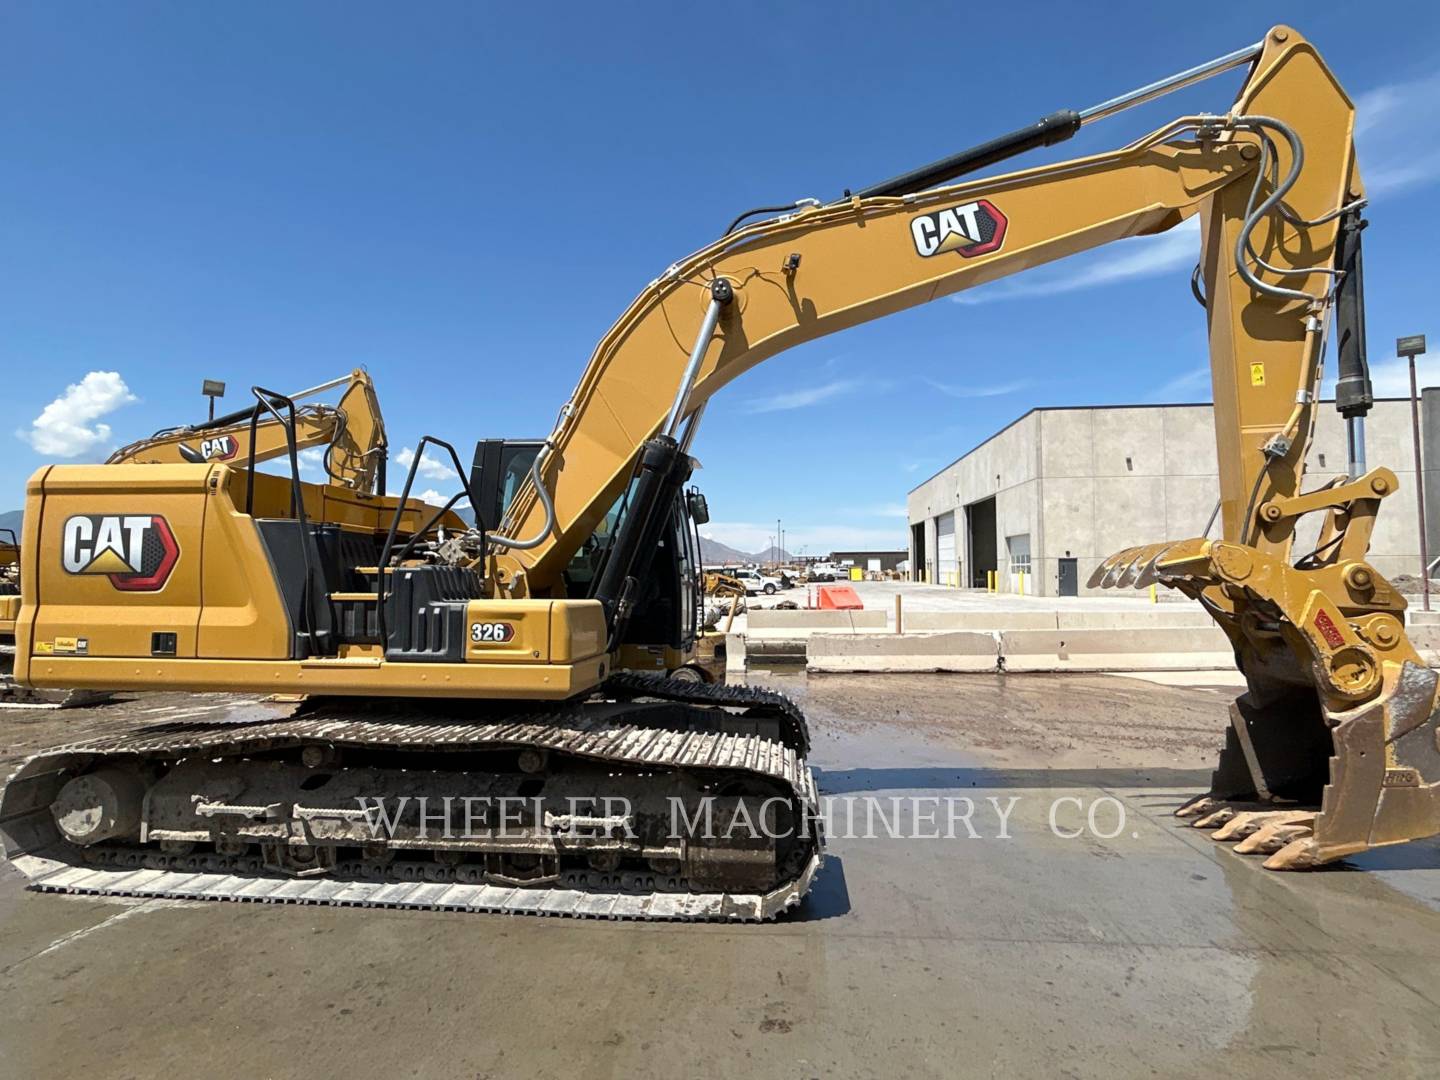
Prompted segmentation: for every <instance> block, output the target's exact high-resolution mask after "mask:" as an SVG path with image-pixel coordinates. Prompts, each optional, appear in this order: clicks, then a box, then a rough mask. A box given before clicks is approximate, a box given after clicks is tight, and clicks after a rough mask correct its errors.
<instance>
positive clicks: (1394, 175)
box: [1355, 75, 1440, 198]
mask: <svg viewBox="0 0 1440 1080" xmlns="http://www.w3.org/2000/svg"><path fill="white" fill-rule="evenodd" d="M1437 106H1440V75H1426V76H1422V77H1421V78H1418V79H1411V80H1409V81H1406V82H1396V83H1386V84H1385V85H1383V86H1377V87H1375V88H1374V89H1372V90H1367V91H1366V92H1365V93H1363V94H1360V95H1359V96H1358V97H1356V99H1355V142H1356V144H1357V146H1358V149H1359V158H1360V176H1361V179H1363V180H1364V181H1365V191H1366V194H1367V195H1369V196H1370V197H1371V198H1374V197H1376V196H1378V195H1390V194H1393V193H1395V192H1397V191H1402V190H1405V189H1407V188H1412V187H1419V186H1421V185H1424V184H1432V183H1434V182H1435V179H1436V176H1437V175H1440V136H1437V134H1436V132H1435V125H1434V122H1433V117H1434V114H1435V109H1436V107H1437Z"/></svg>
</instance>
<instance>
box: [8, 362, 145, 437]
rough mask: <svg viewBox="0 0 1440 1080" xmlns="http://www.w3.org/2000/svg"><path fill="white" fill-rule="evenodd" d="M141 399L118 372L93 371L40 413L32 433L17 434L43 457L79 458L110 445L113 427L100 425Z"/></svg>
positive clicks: (18, 432)
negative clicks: (122, 407) (102, 419)
mask: <svg viewBox="0 0 1440 1080" xmlns="http://www.w3.org/2000/svg"><path fill="white" fill-rule="evenodd" d="M137 400H139V399H138V398H136V397H135V395H134V394H132V393H130V388H129V387H128V386H126V385H125V380H124V379H122V378H121V377H120V373H119V372H118V371H92V372H90V373H89V374H87V375H86V376H85V377H84V378H83V379H81V380H80V381H79V382H78V383H71V384H70V385H69V386H67V387H66V388H65V392H64V393H63V394H61V395H60V396H59V397H57V398H56V399H55V400H54V401H52V402H50V404H49V405H46V406H45V408H43V409H41V410H40V415H39V416H37V417H36V418H35V419H34V420H32V421H31V422H30V429H29V430H28V431H25V430H21V431H17V432H16V433H15V434H16V435H17V436H19V437H20V438H21V439H24V440H25V441H26V442H28V443H29V444H30V445H31V446H33V447H34V448H35V449H36V450H38V451H39V452H40V453H42V454H46V455H48V456H51V457H66V458H70V457H79V456H80V455H81V454H85V453H89V452H90V451H92V450H94V449H96V448H98V447H101V446H104V445H105V444H107V443H108V442H109V441H110V425H109V424H102V423H99V422H98V421H99V420H100V418H101V417H102V416H105V415H107V414H109V413H111V412H114V411H115V410H116V409H118V408H120V406H122V405H128V404H130V403H131V402H132V401H137Z"/></svg>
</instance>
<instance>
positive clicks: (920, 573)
mask: <svg viewBox="0 0 1440 1080" xmlns="http://www.w3.org/2000/svg"><path fill="white" fill-rule="evenodd" d="M929 573H930V567H929V566H928V565H926V562H925V523H924V522H923V521H922V522H920V524H918V525H911V526H910V580H911V581H925V580H926V578H927V575H928V574H929Z"/></svg>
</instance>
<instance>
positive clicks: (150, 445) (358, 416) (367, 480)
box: [105, 368, 388, 493]
mask: <svg viewBox="0 0 1440 1080" xmlns="http://www.w3.org/2000/svg"><path fill="white" fill-rule="evenodd" d="M339 387H344V390H343V391H342V392H341V394H340V397H339V400H338V401H337V402H336V403H335V404H334V405H327V404H324V403H321V402H315V401H311V400H310V399H311V398H314V397H317V396H318V395H320V394H323V393H326V392H327V391H331V390H335V389H337V388H339ZM254 393H255V396H256V398H257V400H258V402H259V403H257V404H255V405H252V406H250V407H249V408H246V409H240V410H237V411H236V412H233V413H230V414H228V415H226V416H218V417H215V418H213V419H211V420H208V421H206V422H205V423H202V424H191V425H187V426H184V427H174V428H166V429H164V430H163V431H157V432H156V433H155V434H154V435H151V436H150V437H149V438H148V439H140V440H138V441H136V442H133V443H130V444H129V445H128V446H122V447H121V448H120V449H119V450H116V451H115V452H114V453H113V454H111V455H110V457H109V458H108V459H106V462H105V464H107V465H128V464H142V465H167V464H178V463H182V462H188V463H191V464H197V465H198V464H204V463H205V462H209V461H214V462H227V463H230V464H234V465H239V464H240V463H242V462H243V463H244V464H245V465H246V467H247V468H248V467H253V466H254V465H257V464H259V463H261V462H265V461H271V460H273V459H275V458H278V457H281V456H283V455H285V454H287V453H289V451H290V448H291V445H290V444H291V442H292V441H293V442H294V449H295V451H296V453H301V452H303V451H305V450H309V449H311V448H313V447H321V446H323V447H324V448H325V453H324V457H323V458H322V462H323V465H324V469H325V475H326V478H327V482H328V483H330V484H335V485H338V486H340V487H345V488H351V489H354V490H356V491H364V492H366V493H373V492H374V491H375V489H376V486H377V484H378V485H379V486H380V487H382V488H383V486H384V478H383V477H382V476H381V475H380V473H381V471H382V470H383V468H384V466H385V461H386V451H387V448H388V447H387V443H386V441H385V422H384V419H383V418H382V417H381V414H380V402H379V400H378V399H377V398H376V396H375V384H374V382H373V381H372V380H371V378H370V375H369V373H368V372H366V371H365V370H364V369H363V368H356V369H355V370H354V371H352V372H351V373H350V374H349V375H346V376H342V377H341V378H338V379H331V380H329V381H328V382H323V383H321V384H320V385H319V386H312V387H310V388H309V389H308V390H302V391H300V392H299V393H298V394H289V395H286V394H276V393H274V392H273V391H268V390H260V389H258V388H257V390H256V391H255V392H254ZM300 402H305V403H306V404H303V405H302V404H300ZM267 403H268V405H267ZM271 406H274V407H271ZM290 406H293V408H294V417H293V420H292V421H290V426H289V427H287V416H286V414H285V413H284V412H283V411H282V410H283V409H284V408H286V407H290ZM291 427H293V429H294V430H293V432H292V431H291V430H290V428H291ZM292 434H293V440H292Z"/></svg>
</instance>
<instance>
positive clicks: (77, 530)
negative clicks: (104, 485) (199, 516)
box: [60, 514, 180, 592]
mask: <svg viewBox="0 0 1440 1080" xmlns="http://www.w3.org/2000/svg"><path fill="white" fill-rule="evenodd" d="M60 559H61V565H62V566H63V567H64V569H65V572H66V573H67V574H104V575H105V576H106V577H108V578H109V579H110V584H111V585H113V586H115V588H117V589H119V590H121V591H122V592H157V591H159V590H160V589H162V588H164V587H165V582H166V581H167V580H168V579H169V577H170V571H172V570H174V569H175V564H176V563H177V562H178V561H179V560H180V545H179V544H178V543H177V542H176V540H175V534H174V532H172V531H171V529H170V523H169V522H168V521H166V520H165V519H164V518H163V517H160V516H159V515H156V514H76V515H75V516H74V517H71V518H68V519H67V520H66V522H65V528H64V532H63V539H62V544H61V553H60Z"/></svg>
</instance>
